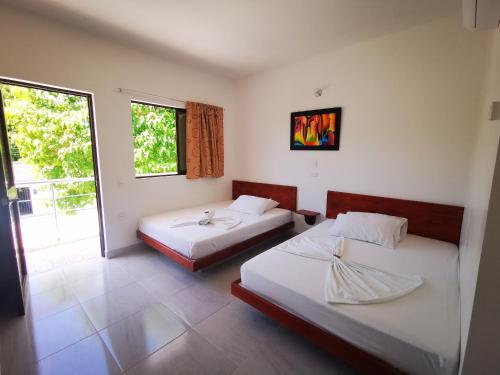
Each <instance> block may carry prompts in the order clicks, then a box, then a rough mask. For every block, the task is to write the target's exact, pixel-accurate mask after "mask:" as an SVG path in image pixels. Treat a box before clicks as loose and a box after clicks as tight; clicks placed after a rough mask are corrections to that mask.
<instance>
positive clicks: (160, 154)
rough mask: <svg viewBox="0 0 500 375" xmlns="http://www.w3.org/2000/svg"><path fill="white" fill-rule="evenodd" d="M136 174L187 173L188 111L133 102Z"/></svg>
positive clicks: (141, 175) (144, 175) (137, 175)
mask: <svg viewBox="0 0 500 375" xmlns="http://www.w3.org/2000/svg"><path fill="white" fill-rule="evenodd" d="M131 111H132V132H133V136H134V165H135V175H136V177H147V176H161V175H175V174H185V171H186V168H185V142H186V141H185V139H186V138H185V110H183V109H178V108H171V107H165V106H160V105H156V104H149V103H142V102H137V101H133V102H132V104H131Z"/></svg>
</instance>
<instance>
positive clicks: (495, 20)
mask: <svg viewBox="0 0 500 375" xmlns="http://www.w3.org/2000/svg"><path fill="white" fill-rule="evenodd" d="M462 8H463V9H462V17H463V22H464V25H465V27H467V28H468V29H471V30H487V29H494V28H497V27H498V26H499V23H500V0H462Z"/></svg>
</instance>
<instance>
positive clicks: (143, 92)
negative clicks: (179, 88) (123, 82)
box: [118, 87, 226, 111]
mask: <svg viewBox="0 0 500 375" xmlns="http://www.w3.org/2000/svg"><path fill="white" fill-rule="evenodd" d="M118 92H120V93H122V94H135V95H142V96H149V97H150V98H158V99H166V100H172V101H174V102H178V103H184V104H186V101H185V100H180V99H176V98H169V97H168V96H162V95H157V94H150V93H149V92H145V91H140V90H134V89H126V88H124V87H118ZM222 109H223V110H224V111H225V110H226V109H225V108H222Z"/></svg>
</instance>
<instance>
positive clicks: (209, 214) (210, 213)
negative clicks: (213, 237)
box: [196, 208, 215, 225]
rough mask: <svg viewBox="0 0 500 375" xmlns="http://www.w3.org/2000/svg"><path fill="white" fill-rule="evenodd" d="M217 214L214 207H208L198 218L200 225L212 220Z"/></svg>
mask: <svg viewBox="0 0 500 375" xmlns="http://www.w3.org/2000/svg"><path fill="white" fill-rule="evenodd" d="M214 215H215V210H212V209H210V208H209V209H207V210H205V211H203V212H202V213H201V215H200V216H198V218H197V220H196V221H197V222H198V225H207V224H209V223H210V220H212V219H213V217H214Z"/></svg>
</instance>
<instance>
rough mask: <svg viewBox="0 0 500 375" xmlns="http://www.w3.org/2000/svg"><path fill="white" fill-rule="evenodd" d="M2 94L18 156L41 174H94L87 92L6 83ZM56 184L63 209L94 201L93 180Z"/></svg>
mask: <svg viewBox="0 0 500 375" xmlns="http://www.w3.org/2000/svg"><path fill="white" fill-rule="evenodd" d="M2 97H3V99H4V109H5V119H6V122H7V129H8V134H9V143H10V148H11V150H12V154H13V158H14V159H18V160H21V161H22V162H24V163H26V164H28V165H30V166H31V167H32V168H33V170H34V171H35V172H36V173H37V175H38V176H37V177H38V178H41V179H47V180H52V179H64V178H83V177H93V176H94V170H93V164H92V144H91V138H90V123H89V112H88V106H87V100H86V98H85V97H81V96H74V95H67V94H62V93H57V92H51V91H44V90H36V89H31V88H24V87H18V86H10V85H3V86H2ZM54 188H55V189H56V190H57V196H58V197H59V198H60V199H58V200H57V206H58V208H60V209H63V210H70V209H73V208H79V207H85V206H87V205H89V204H93V203H94V202H95V185H94V182H93V181H85V182H74V183H64V184H55V185H54ZM69 195H73V197H68V196H69Z"/></svg>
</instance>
